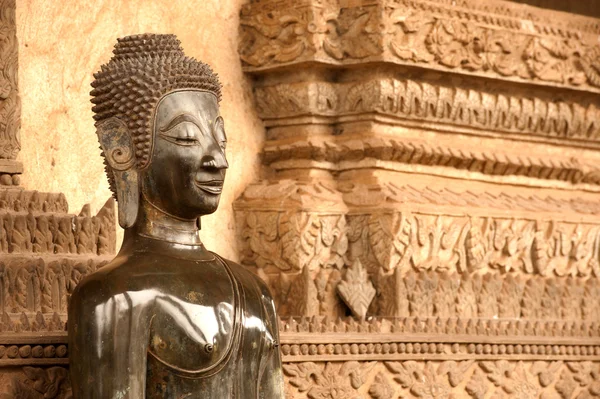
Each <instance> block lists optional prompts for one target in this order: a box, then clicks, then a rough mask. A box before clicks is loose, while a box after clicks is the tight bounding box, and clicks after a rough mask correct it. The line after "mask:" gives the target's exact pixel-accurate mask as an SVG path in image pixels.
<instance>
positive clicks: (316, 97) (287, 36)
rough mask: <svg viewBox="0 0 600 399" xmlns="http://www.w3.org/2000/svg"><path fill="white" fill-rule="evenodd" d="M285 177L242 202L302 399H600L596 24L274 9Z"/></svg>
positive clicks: (272, 142)
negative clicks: (278, 314) (278, 317)
mask: <svg viewBox="0 0 600 399" xmlns="http://www.w3.org/2000/svg"><path fill="white" fill-rule="evenodd" d="M241 25H242V29H241V44H240V56H241V59H242V62H243V64H244V68H245V71H246V72H247V73H248V74H250V75H251V76H252V78H253V82H254V94H255V99H256V106H257V109H258V111H259V113H260V116H261V118H262V119H263V121H264V124H265V126H266V128H267V141H266V143H265V147H264V154H263V159H264V163H265V165H267V166H268V169H269V171H268V178H265V180H263V181H261V182H258V183H255V184H252V185H251V186H250V187H249V188H248V189H247V190H246V192H245V193H244V195H243V196H242V197H241V198H240V199H239V200H238V201H237V202H236V204H235V209H236V211H237V214H238V216H239V220H240V223H238V225H239V226H240V227H241V228H240V242H241V245H242V248H243V251H244V252H243V257H242V261H243V263H244V264H246V265H247V266H248V267H249V268H251V269H253V270H255V271H256V272H257V273H258V274H259V275H261V276H262V277H263V278H264V279H265V280H266V281H267V282H268V284H269V285H270V287H271V289H272V290H273V291H274V292H275V293H276V296H277V297H278V301H279V303H278V306H279V312H280V314H281V316H282V330H283V334H282V350H283V355H284V361H285V363H286V364H285V373H286V376H287V389H288V393H287V394H288V397H290V398H312V399H314V398H355V397H356V398H358V397H361V398H366V397H372V398H374V399H388V398H399V397H400V398H409V397H417V398H451V397H454V398H462V397H465V398H468V397H472V398H505V397H506V398H509V397H510V398H524V399H525V398H537V397H540V398H545V399H548V398H587V397H593V396H598V395H600V388H599V387H600V385H599V384H600V374H599V373H600V313H599V312H598V310H597V308H598V303H599V302H598V301H599V300H600V280H599V278H600V263H599V262H600V252H599V251H600V195H599V193H600V179H599V176H600V174H599V168H598V165H600V162H599V161H600V151H598V150H599V149H600V144H599V143H600V141H599V139H600V113H599V112H600V111H599V110H600V96H599V92H600V69H598V63H599V62H600V46H598V40H597V38H598V34H599V33H600V21H598V20H596V19H592V18H587V17H583V16H576V15H573V14H566V13H559V12H554V11H549V10H543V9H538V8H533V7H528V6H524V5H520V4H514V3H510V2H504V1H496V0H486V1H483V2H481V1H471V0H461V1H452V2H450V1H444V0H419V1H417V0H345V1H344V0H339V1H335V0H303V1H275V0H257V1H253V2H251V3H250V4H249V5H247V6H245V7H244V8H243V10H242V17H241Z"/></svg>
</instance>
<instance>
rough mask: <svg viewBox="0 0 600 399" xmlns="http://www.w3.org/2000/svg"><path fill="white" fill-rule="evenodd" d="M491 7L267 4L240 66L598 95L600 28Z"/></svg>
mask: <svg viewBox="0 0 600 399" xmlns="http://www.w3.org/2000/svg"><path fill="white" fill-rule="evenodd" d="M487 3H493V4H494V5H495V7H494V6H492V7H485V8H484V9H482V8H481V6H480V5H478V4H477V2H476V1H462V2H460V4H459V3H456V2H454V3H450V2H446V1H442V0H438V1H415V0H377V1H375V0H360V1H348V2H344V1H343V2H336V1H301V2H282V1H274V0H272V1H265V0H263V1H257V2H253V3H251V4H249V5H247V6H245V7H244V9H243V10H242V17H241V26H242V36H241V43H240V56H241V59H242V61H243V62H244V64H245V67H246V70H247V71H260V70H265V69H269V68H274V67H277V66H282V65H289V64H295V63H302V62H314V61H317V62H321V63H324V64H328V65H351V64H357V63H365V62H377V61H378V62H386V63H394V64H402V65H411V66H419V67H425V68H429V69H434V70H440V71H452V72H458V73H461V74H467V75H476V76H482V77H493V78H496V79H505V80H512V81H517V82H531V83H537V84H544V85H552V86H561V87H572V88H577V89H582V90H587V91H594V92H597V91H598V87H599V85H600V74H599V71H598V69H597V68H596V64H597V60H598V57H599V56H600V50H599V47H598V43H597V41H596V39H595V37H596V36H595V35H594V33H593V32H594V31H595V30H597V29H598V28H597V22H596V21H595V20H593V19H591V18H585V17H575V16H569V15H565V14H561V15H560V18H558V17H557V16H556V14H555V15H554V17H555V18H552V16H553V15H552V12H548V11H545V12H541V14H542V15H543V17H542V20H540V17H539V16H536V15H534V14H535V13H534V12H533V10H530V9H526V10H525V11H529V13H521V14H519V12H518V11H517V10H518V9H519V8H511V7H507V6H506V5H505V4H503V3H501V2H499V1H493V0H492V1H488V2H486V5H487ZM524 8H525V7H522V6H521V8H520V9H521V11H523V9H524ZM507 10H510V11H507ZM528 18H530V19H528ZM590 30H591V31H592V32H590Z"/></svg>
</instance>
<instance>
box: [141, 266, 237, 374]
mask: <svg viewBox="0 0 600 399" xmlns="http://www.w3.org/2000/svg"><path fill="white" fill-rule="evenodd" d="M219 265H221V263H220V262H219ZM165 278H168V277H167V276H165ZM167 284H168V285H169V289H168V290H164V292H169V294H158V295H157V296H156V299H155V302H154V308H153V312H152V313H153V314H152V316H151V321H150V335H149V342H148V355H149V358H153V359H154V360H155V361H157V362H158V363H160V364H162V366H163V367H164V368H165V370H170V372H172V373H175V374H178V375H181V376H185V377H196V376H201V375H205V374H210V373H214V372H216V371H218V369H220V368H221V367H222V366H223V365H224V364H225V363H226V362H227V360H228V358H229V357H231V355H232V353H233V352H235V350H236V348H237V347H238V345H239V340H240V334H241V322H240V319H241V316H242V315H241V312H242V309H241V304H240V287H239V284H238V283H237V281H236V280H235V278H234V276H233V275H232V273H231V272H230V271H229V269H228V268H227V266H225V265H222V267H220V268H219V267H213V268H210V269H209V270H208V272H204V273H199V274H198V275H194V274H193V273H192V274H189V273H186V274H183V273H180V274H177V276H176V277H173V276H172V277H171V279H170V280H169V282H168V283H167Z"/></svg>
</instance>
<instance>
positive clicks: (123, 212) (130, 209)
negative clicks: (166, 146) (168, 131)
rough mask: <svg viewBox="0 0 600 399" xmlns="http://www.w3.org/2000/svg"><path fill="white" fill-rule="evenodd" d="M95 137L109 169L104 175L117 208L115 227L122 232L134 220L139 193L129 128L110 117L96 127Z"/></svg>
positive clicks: (130, 225) (133, 222) (131, 224)
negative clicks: (107, 175) (111, 185)
mask: <svg viewBox="0 0 600 399" xmlns="http://www.w3.org/2000/svg"><path fill="white" fill-rule="evenodd" d="M96 134H97V135H98V141H99V142H100V146H101V147H102V151H103V152H104V159H105V160H106V164H107V166H108V168H109V169H110V170H109V171H107V172H108V173H110V172H112V177H113V181H114V188H115V190H116V192H117V202H118V207H119V225H120V226H121V227H122V228H124V229H126V228H129V227H132V226H133V225H134V224H135V221H136V219H137V214H138V208H139V202H140V194H139V178H138V171H137V170H136V168H135V156H134V151H133V142H132V140H131V135H130V133H129V129H128V128H127V125H126V124H125V123H124V122H123V121H121V120H120V119H117V118H110V119H107V120H105V121H102V122H101V123H99V124H98V125H97V126H96Z"/></svg>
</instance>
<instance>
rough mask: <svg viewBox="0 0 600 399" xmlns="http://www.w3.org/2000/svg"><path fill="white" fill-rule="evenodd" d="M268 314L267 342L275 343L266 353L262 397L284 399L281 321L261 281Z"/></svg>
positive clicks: (267, 290)
mask: <svg viewBox="0 0 600 399" xmlns="http://www.w3.org/2000/svg"><path fill="white" fill-rule="evenodd" d="M260 286H261V291H262V297H263V302H264V304H265V305H264V307H265V311H266V312H265V313H266V320H265V321H266V322H267V323H268V326H267V340H270V341H272V342H273V343H274V346H269V348H268V349H267V353H266V356H267V358H266V360H265V366H264V370H263V371H262V377H261V383H260V397H261V398H264V399H283V397H284V394H283V369H282V364H281V345H280V341H279V321H278V318H277V314H276V312H275V303H274V302H273V298H272V296H271V294H270V292H269V289H268V288H267V286H266V285H265V284H264V283H263V282H262V281H260Z"/></svg>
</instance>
